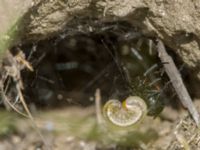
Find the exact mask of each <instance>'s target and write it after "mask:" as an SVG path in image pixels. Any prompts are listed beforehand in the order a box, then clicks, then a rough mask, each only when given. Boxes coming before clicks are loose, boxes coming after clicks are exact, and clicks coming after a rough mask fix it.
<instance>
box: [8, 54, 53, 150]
mask: <svg viewBox="0 0 200 150" xmlns="http://www.w3.org/2000/svg"><path fill="white" fill-rule="evenodd" d="M19 56H20V55H18V56H17V57H13V56H12V54H11V53H8V57H9V58H10V61H11V62H12V66H11V67H8V68H10V69H8V70H11V72H10V73H9V71H8V75H9V76H10V77H12V78H13V81H15V83H16V90H17V93H18V95H19V99H20V102H21V103H22V105H23V107H24V109H25V111H26V113H27V115H25V116H28V118H29V119H30V120H31V122H32V125H33V128H34V129H35V130H36V132H37V133H38V135H39V136H40V137H41V139H42V141H43V143H44V145H45V146H46V147H45V148H46V149H47V150H50V148H49V146H48V144H47V142H46V140H45V138H44V137H43V135H42V133H41V131H40V130H39V128H38V127H37V124H36V123H35V120H34V118H33V116H32V114H31V112H30V110H29V108H28V106H27V104H26V102H25V100H24V97H23V94H22V91H21V90H22V89H23V83H22V80H21V72H20V71H21V68H20V64H19V63H20V62H18V61H19V60H18V59H19ZM22 59H23V58H22V57H21V59H20V61H22ZM24 62H26V60H25V59H24V60H23V61H22V63H23V64H24ZM25 66H26V65H25ZM26 67H27V66H26ZM11 107H12V104H11ZM12 108H13V107H12ZM14 108H15V107H14ZM14 110H16V109H14ZM17 112H18V111H17ZM20 114H21V113H20Z"/></svg>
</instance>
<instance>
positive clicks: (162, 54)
mask: <svg viewBox="0 0 200 150" xmlns="http://www.w3.org/2000/svg"><path fill="white" fill-rule="evenodd" d="M157 50H158V55H159V58H160V60H161V61H162V62H163V63H164V64H163V65H164V69H165V72H166V73H167V75H168V77H169V78H170V80H171V82H172V85H173V87H174V89H175V91H176V93H177V95H178V97H179V99H180V101H181V103H182V104H183V106H184V107H186V108H187V109H188V111H189V112H190V114H191V115H192V117H193V119H194V121H195V123H196V124H197V126H198V127H199V125H200V124H199V113H198V111H197V110H196V108H195V106H194V105H193V103H192V99H191V97H190V95H189V93H188V91H187V89H186V87H185V85H184V83H183V80H182V78H181V75H180V73H179V71H178V69H177V68H176V65H175V63H174V61H173V59H172V58H171V56H169V55H168V54H167V52H166V49H165V47H164V44H163V42H162V41H161V40H158V44H157ZM165 62H167V63H165Z"/></svg>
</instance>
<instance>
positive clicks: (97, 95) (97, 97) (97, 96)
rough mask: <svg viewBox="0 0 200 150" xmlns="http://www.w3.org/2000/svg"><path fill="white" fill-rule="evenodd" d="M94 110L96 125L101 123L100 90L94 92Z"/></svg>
mask: <svg viewBox="0 0 200 150" xmlns="http://www.w3.org/2000/svg"><path fill="white" fill-rule="evenodd" d="M95 109H96V117H97V123H98V125H101V124H102V123H103V118H102V112H101V92H100V89H96V91H95Z"/></svg>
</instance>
